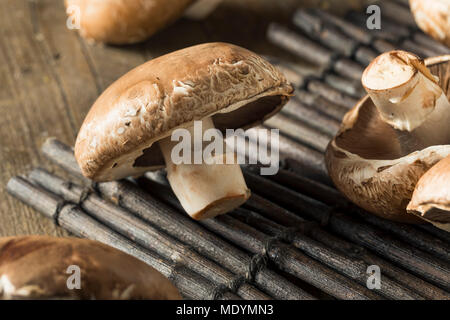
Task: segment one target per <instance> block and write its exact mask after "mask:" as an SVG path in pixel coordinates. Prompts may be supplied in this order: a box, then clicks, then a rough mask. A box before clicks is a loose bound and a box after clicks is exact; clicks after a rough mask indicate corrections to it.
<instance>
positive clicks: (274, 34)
mask: <svg viewBox="0 0 450 320" xmlns="http://www.w3.org/2000/svg"><path fill="white" fill-rule="evenodd" d="M267 37H268V39H269V40H270V41H271V42H272V43H274V44H276V45H278V46H280V47H281V48H283V49H285V50H287V51H290V52H291V53H293V54H295V55H297V56H298V57H300V58H302V59H305V60H307V61H310V62H313V63H317V64H318V65H319V66H321V67H323V68H325V69H332V70H334V71H336V73H338V74H340V75H343V76H345V77H349V78H351V79H355V80H358V79H360V78H361V75H362V72H363V68H362V66H360V65H359V64H357V63H355V62H353V61H352V60H349V59H346V58H338V57H337V56H336V54H335V53H333V52H332V51H331V50H329V49H327V48H324V47H323V46H321V45H319V44H317V43H315V42H313V41H311V40H309V39H307V38H306V37H303V36H301V35H299V34H298V33H296V32H294V31H292V30H289V29H288V28H286V27H283V26H281V25H279V24H277V23H271V24H270V25H269V28H268V30H267Z"/></svg>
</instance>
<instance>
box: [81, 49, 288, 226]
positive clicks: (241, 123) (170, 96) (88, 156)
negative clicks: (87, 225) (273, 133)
mask: <svg viewBox="0 0 450 320" xmlns="http://www.w3.org/2000/svg"><path fill="white" fill-rule="evenodd" d="M292 92H293V88H292V86H291V85H290V84H289V83H288V82H287V81H286V79H285V77H284V76H283V75H282V74H281V73H280V72H279V71H278V70H277V69H276V68H274V67H273V66H272V65H271V64H270V63H268V62H267V61H265V60H264V59H262V58H261V57H259V56H258V55H256V54H254V53H252V52H250V51H248V50H246V49H243V48H240V47H237V46H234V45H231V44H225V43H207V44H202V45H197V46H193V47H190V48H186V49H183V50H179V51H176V52H173V53H170V54H167V55H165V56H162V57H159V58H156V59H153V60H151V61H149V62H147V63H145V64H143V65H141V66H139V67H137V68H135V69H134V70H132V71H130V72H129V73H127V74H126V75H124V76H123V77H121V78H120V79H118V80H117V81H116V82H114V83H113V84H112V85H111V86H110V87H109V88H108V89H106V91H105V92H104V93H103V94H102V95H101V96H100V97H99V98H98V99H97V101H96V102H95V104H94V105H93V107H92V108H91V110H90V111H89V113H88V115H87V117H86V119H85V120H84V123H83V125H82V127H81V129H80V132H79V134H78V137H77V141H76V144H75V156H76V158H77V161H78V164H79V165H80V168H81V170H82V172H83V174H84V175H85V176H86V177H89V178H91V179H93V180H96V181H106V180H115V179H120V178H123V177H127V176H136V175H140V174H143V173H144V172H146V171H149V170H154V169H158V168H161V167H164V166H165V165H167V171H168V179H169V182H170V184H171V186H172V189H173V190H174V192H175V194H176V196H177V197H178V199H179V200H180V202H181V204H182V206H183V208H184V209H185V210H186V212H187V213H188V214H189V215H190V216H191V217H193V218H195V219H202V218H208V217H212V216H215V215H218V214H223V213H226V212H228V211H230V210H232V209H234V208H235V207H237V206H239V205H240V204H242V203H243V202H245V201H246V200H247V198H248V197H249V195H250V192H249V190H248V189H247V186H246V184H245V181H244V178H243V176H242V172H241V170H240V167H239V165H238V164H236V163H233V164H226V163H224V164H218V163H217V162H218V161H214V160H215V159H220V158H223V157H224V156H225V155H224V154H220V153H218V154H214V155H213V156H212V158H213V159H210V160H213V161H209V163H212V164H208V163H205V161H203V163H201V164H198V163H197V164H196V163H194V164H186V163H184V164H175V163H173V161H172V156H171V153H172V149H173V147H174V141H171V138H170V137H171V134H172V132H173V131H174V130H175V129H177V128H186V129H188V130H189V131H190V132H192V131H193V130H194V128H193V122H194V121H195V120H201V121H202V127H203V131H204V130H205V129H208V128H213V127H216V128H217V129H218V130H220V131H221V132H222V133H224V132H225V130H226V129H237V128H243V129H245V128H249V127H251V126H254V125H256V124H259V123H261V122H262V121H264V120H265V119H267V118H268V117H270V116H272V115H273V114H275V113H276V112H278V111H279V110H280V108H281V107H282V106H283V105H284V104H285V103H286V102H287V100H288V99H289V97H290V96H291V95H292ZM198 134H199V135H200V137H197V139H198V138H200V139H201V137H202V136H203V132H199V133H197V135H198ZM155 142H159V143H155ZM219 143H222V142H220V141H219ZM195 145H196V144H195V143H192V144H191V147H192V149H191V152H193V151H194V150H193V148H194V146H195ZM225 150H226V148H225ZM232 156H233V157H234V155H232ZM228 158H229V157H228ZM204 160H205V159H204ZM214 163H215V164H214Z"/></svg>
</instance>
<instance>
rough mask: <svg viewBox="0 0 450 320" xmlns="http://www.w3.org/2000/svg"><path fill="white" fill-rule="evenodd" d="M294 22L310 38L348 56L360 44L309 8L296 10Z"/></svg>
mask: <svg viewBox="0 0 450 320" xmlns="http://www.w3.org/2000/svg"><path fill="white" fill-rule="evenodd" d="M292 22H293V23H294V25H295V26H296V27H297V28H299V29H300V30H302V31H303V32H304V33H305V34H306V35H308V36H309V37H310V38H312V39H314V40H316V41H318V42H320V43H321V44H323V45H325V46H327V47H329V48H330V49H333V50H334V51H336V52H339V53H340V54H343V55H345V56H347V57H349V56H351V55H352V54H353V52H355V51H356V48H357V47H358V46H359V43H358V42H357V41H356V40H354V39H352V38H350V37H347V36H345V35H344V34H342V33H341V32H340V31H338V30H336V29H334V28H330V27H329V26H327V25H325V23H324V22H323V20H322V19H321V18H320V17H317V16H315V15H313V14H312V13H311V12H310V11H309V10H306V9H298V10H296V11H295V13H294V16H293V17H292Z"/></svg>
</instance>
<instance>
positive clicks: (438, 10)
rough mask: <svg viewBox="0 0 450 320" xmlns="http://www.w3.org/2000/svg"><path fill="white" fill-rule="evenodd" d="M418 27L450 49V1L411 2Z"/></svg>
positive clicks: (426, 0) (422, 0)
mask: <svg viewBox="0 0 450 320" xmlns="http://www.w3.org/2000/svg"><path fill="white" fill-rule="evenodd" d="M409 4H410V7H411V11H412V13H413V15H414V19H415V20H416V23H417V25H418V26H419V27H420V28H421V29H422V30H423V31H424V32H426V33H428V34H429V35H430V36H432V37H433V38H435V39H436V40H438V41H440V42H442V43H444V44H446V45H447V46H448V47H450V1H448V0H433V1H430V0H409Z"/></svg>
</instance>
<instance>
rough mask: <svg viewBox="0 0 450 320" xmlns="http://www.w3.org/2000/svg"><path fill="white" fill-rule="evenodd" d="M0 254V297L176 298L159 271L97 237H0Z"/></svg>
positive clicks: (178, 296) (171, 287)
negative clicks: (91, 238) (105, 243)
mask: <svg viewBox="0 0 450 320" xmlns="http://www.w3.org/2000/svg"><path fill="white" fill-rule="evenodd" d="M0 258H1V259H0V299H100V300H104V299H114V300H116V299H122V300H132V299H153V300H172V299H181V296H180V294H179V292H178V290H177V289H176V288H175V286H174V285H173V284H172V283H171V282H170V281H169V280H168V279H167V278H165V277H164V276H163V275H162V274H160V273H159V272H158V271H156V270H155V269H153V268H152V267H150V266H149V265H147V264H145V263H144V262H142V261H140V260H138V259H136V258H134V257H132V256H130V255H128V254H125V253H123V252H121V251H119V250H117V249H114V248H112V247H109V246H107V245H104V244H102V243H100V242H97V241H92V240H86V239H78V238H55V237H48V236H23V237H6V238H0ZM72 275H73V277H71V276H72ZM77 277H79V278H78V279H77ZM78 280H79V282H78ZM68 284H69V285H70V286H69V285H68ZM72 285H73V286H74V287H72Z"/></svg>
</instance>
